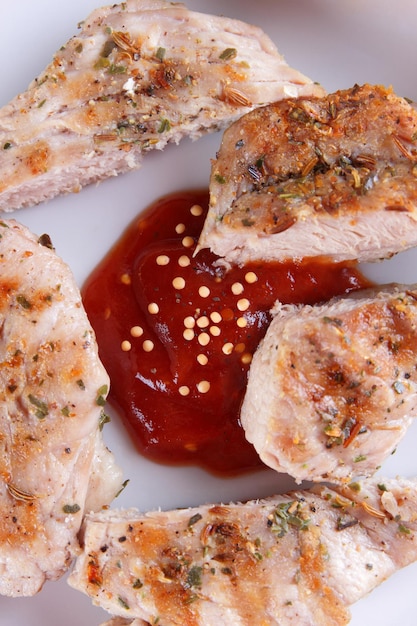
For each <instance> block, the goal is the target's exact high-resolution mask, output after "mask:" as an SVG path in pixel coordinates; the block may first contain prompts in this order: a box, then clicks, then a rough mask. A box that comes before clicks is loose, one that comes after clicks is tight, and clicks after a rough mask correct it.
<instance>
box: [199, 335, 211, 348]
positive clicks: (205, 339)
mask: <svg viewBox="0 0 417 626" xmlns="http://www.w3.org/2000/svg"><path fill="white" fill-rule="evenodd" d="M198 343H199V344H200V346H207V344H209V343H210V335H209V334H208V333H201V335H198Z"/></svg>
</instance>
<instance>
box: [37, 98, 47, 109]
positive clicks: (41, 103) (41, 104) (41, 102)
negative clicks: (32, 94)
mask: <svg viewBox="0 0 417 626" xmlns="http://www.w3.org/2000/svg"><path fill="white" fill-rule="evenodd" d="M45 102H46V98H44V99H43V100H41V101H40V102H39V104H38V109H40V108H41V107H43V105H44V104H45Z"/></svg>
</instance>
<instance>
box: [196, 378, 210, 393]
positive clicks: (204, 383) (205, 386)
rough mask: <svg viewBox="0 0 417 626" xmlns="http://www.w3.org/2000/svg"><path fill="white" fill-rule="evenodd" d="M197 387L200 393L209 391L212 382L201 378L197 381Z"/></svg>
mask: <svg viewBox="0 0 417 626" xmlns="http://www.w3.org/2000/svg"><path fill="white" fill-rule="evenodd" d="M197 389H198V391H199V392H200V393H207V392H208V391H209V389H210V383H209V381H208V380H200V382H199V383H197Z"/></svg>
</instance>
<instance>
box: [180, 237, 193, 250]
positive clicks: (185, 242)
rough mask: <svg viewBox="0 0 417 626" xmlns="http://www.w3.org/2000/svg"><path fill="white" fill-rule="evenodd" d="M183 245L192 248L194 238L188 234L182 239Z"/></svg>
mask: <svg viewBox="0 0 417 626" xmlns="http://www.w3.org/2000/svg"><path fill="white" fill-rule="evenodd" d="M182 245H183V246H184V248H191V246H193V245H194V239H193V238H192V237H190V236H189V235H187V236H186V237H184V239H183V240H182Z"/></svg>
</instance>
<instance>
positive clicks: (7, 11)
mask: <svg viewBox="0 0 417 626" xmlns="http://www.w3.org/2000/svg"><path fill="white" fill-rule="evenodd" d="M97 6H99V4H98V3H97V0H67V1H65V0H64V1H63V2H57V1H56V0H36V2H34V1H33V0H15V1H14V2H10V1H9V2H6V0H0V17H1V19H0V59H1V69H0V76H1V90H0V106H2V105H4V104H6V103H7V102H8V101H9V100H10V99H11V98H12V97H13V96H14V95H15V94H16V93H18V92H20V91H23V90H24V89H25V88H26V86H27V85H28V83H29V82H30V81H31V80H32V79H33V78H34V77H35V76H36V75H37V74H38V73H39V72H40V71H41V70H42V69H43V68H44V67H45V66H46V65H47V63H48V62H49V61H50V59H51V57H52V55H53V53H54V52H55V50H57V49H58V48H59V47H60V46H61V45H62V44H64V43H65V42H66V41H67V40H68V39H69V38H70V37H71V36H72V35H73V34H75V32H76V30H77V24H78V23H79V22H80V21H81V20H82V19H84V18H85V17H87V15H88V14H89V13H90V11H91V10H92V9H94V8H96V7H97ZM188 7H189V8H190V9H194V10H199V11H204V12H211V13H218V14H222V13H223V14H226V15H229V16H232V17H237V18H240V19H243V20H245V21H247V22H251V23H254V24H257V25H259V26H261V27H263V29H264V30H265V31H266V32H267V33H268V34H269V35H270V36H271V38H272V39H273V40H274V41H275V42H276V44H277V45H278V48H279V50H280V51H281V52H282V53H283V54H284V56H285V57H286V59H287V61H288V62H289V63H290V64H291V65H293V66H294V67H296V68H297V69H299V70H301V71H302V72H304V73H305V74H307V75H309V76H310V77H311V78H313V79H314V80H317V81H319V82H321V83H322V84H323V86H324V87H325V88H326V89H327V90H328V91H333V90H335V89H339V88H345V87H350V86H352V85H353V84H354V83H364V82H370V83H383V84H386V85H388V84H392V85H393V87H394V89H395V91H396V92H397V93H398V94H401V95H404V96H407V97H409V98H412V99H415V100H417V73H416V68H415V66H416V59H417V36H416V24H417V4H416V3H415V1H414V0H396V2H395V3H393V2H392V0H345V1H344V2H335V1H334V0H256V1H254V0H250V1H249V0H210V1H208V0H189V2H188ZM219 139H220V137H219V136H218V135H213V136H211V137H207V138H204V139H202V140H200V141H198V142H196V143H191V142H187V141H185V142H184V143H183V144H182V145H181V146H180V147H170V148H169V149H167V150H166V151H165V152H164V153H158V154H150V155H148V156H147V157H146V159H145V163H144V165H143V167H142V169H141V170H139V171H137V172H133V173H130V174H128V175H125V176H121V177H119V178H117V179H112V180H109V181H106V182H104V183H102V184H101V185H100V186H97V187H96V186H92V187H89V188H87V189H85V190H83V191H82V192H81V193H80V194H78V195H71V196H67V197H63V198H58V199H56V200H53V201H51V202H49V203H48V204H45V205H42V206H38V207H34V208H30V209H24V210H21V211H20V212H18V213H15V214H14V217H15V218H16V219H18V220H19V221H21V222H22V223H24V224H26V225H27V226H28V227H29V228H31V229H32V230H33V231H34V232H35V233H38V234H41V233H43V232H48V233H49V234H50V235H51V237H52V240H53V242H54V245H55V247H56V249H57V252H58V253H59V254H60V255H61V256H62V257H63V258H64V260H65V261H67V262H68V263H69V265H70V266H71V268H72V270H73V272H74V274H75V277H76V279H77V281H78V283H79V285H80V286H81V285H82V283H83V281H84V280H85V278H86V277H87V276H88V274H89V272H90V271H91V270H92V269H93V267H94V266H95V264H96V263H97V262H98V261H99V260H100V259H101V258H102V256H103V255H104V254H105V252H106V251H107V250H108V249H109V247H110V246H111V245H112V244H113V242H114V241H115V240H116V239H117V237H118V236H119V235H120V234H121V233H122V232H123V230H124V229H125V227H126V226H127V225H128V224H129V223H130V221H131V220H132V219H133V218H134V217H135V216H136V215H137V213H138V212H139V211H141V210H142V209H144V208H145V207H146V206H147V205H148V204H150V203H151V202H153V201H154V200H155V199H157V198H158V197H159V196H161V195H163V194H165V193H169V192H172V191H175V190H181V189H187V188H191V187H196V186H205V185H207V183H208V176H209V168H210V158H211V157H213V156H214V154H215V151H216V149H217V147H218V145H219ZM416 260H417V251H410V252H408V253H405V254H402V255H399V256H398V257H396V258H395V259H393V260H391V261H389V262H385V263H382V264H378V265H374V266H371V267H369V266H368V267H366V268H365V270H366V272H367V273H368V275H370V276H371V277H372V278H374V279H376V280H378V281H380V282H383V281H390V280H398V281H403V282H414V281H417V267H416ZM104 434H105V438H106V443H107V444H108V445H109V447H110V448H112V450H113V451H114V453H115V454H116V457H117V458H118V461H119V463H120V464H121V465H122V467H123V469H124V472H125V476H126V477H127V478H130V483H129V485H128V487H127V488H126V490H125V491H124V492H123V494H122V495H121V496H120V498H119V499H118V501H117V503H116V504H117V506H123V507H126V506H136V507H138V508H140V509H142V510H147V509H153V508H156V507H162V508H171V507H177V506H188V505H197V504H201V503H203V502H216V501H223V502H225V501H229V500H236V499H247V498H256V497H262V496H267V495H271V494H273V493H277V492H279V491H283V490H285V489H288V488H289V487H292V486H293V485H292V483H291V481H290V480H288V479H287V478H286V477H280V476H278V475H277V474H275V473H274V472H270V471H266V472H264V473H261V474H259V473H257V474H256V475H254V476H245V477H244V478H237V479H227V480H226V479H215V478H213V477H212V476H210V475H208V474H206V473H205V472H203V471H201V470H198V469H192V468H191V469H190V468H187V469H185V468H168V467H163V466H159V465H154V464H152V463H150V462H148V461H146V460H144V459H142V458H140V457H139V456H138V454H137V453H136V452H135V451H134V450H133V447H132V445H131V443H130V441H129V439H128V437H127V436H126V434H125V432H124V430H123V428H122V426H121V425H120V424H119V422H118V418H117V416H113V420H112V423H111V424H110V425H109V426H106V428H105V431H104ZM416 438H417V424H415V425H414V427H412V428H411V429H410V430H409V431H408V433H407V436H406V439H405V440H404V441H403V443H402V444H401V446H400V447H399V448H398V450H397V453H396V454H395V456H393V457H391V458H390V459H389V460H388V461H387V462H386V463H385V464H384V468H383V473H384V474H385V475H387V476H395V475H397V474H402V475H404V476H413V475H417V458H416V455H415V452H414V448H415V445H414V441H415V439H416ZM0 524H1V520H0ZM416 578H417V564H416V565H412V566H410V567H408V568H406V569H404V570H402V571H401V572H398V573H397V574H396V575H395V576H393V577H392V578H391V579H390V580H388V581H387V582H385V583H384V584H383V585H382V586H380V587H379V588H378V589H376V590H375V591H374V592H373V593H372V594H371V595H369V596H368V597H367V598H365V599H363V600H362V601H360V602H359V603H357V604H356V605H355V606H353V607H352V622H351V624H352V626H363V625H364V624H378V626H398V624H401V626H415V624H416V620H417V617H416V613H417V596H416V593H415V583H414V581H415V579H416ZM106 617H107V615H106V614H105V613H104V612H103V611H101V610H100V609H97V608H95V607H93V606H92V605H91V604H90V601H89V599H88V598H86V597H84V596H82V595H81V594H79V593H77V592H75V591H74V590H72V589H71V588H69V586H68V585H67V584H66V582H65V579H64V580H61V581H59V582H57V583H49V584H47V585H45V587H44V589H43V590H42V592H41V593H40V594H38V595H37V596H36V597H35V598H22V599H11V598H0V626H57V625H58V624H59V625H60V626H75V625H76V626H98V625H99V624H100V623H101V622H103V621H104V620H105V619H106ZM219 626H222V625H219ZM227 626H233V625H227Z"/></svg>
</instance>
